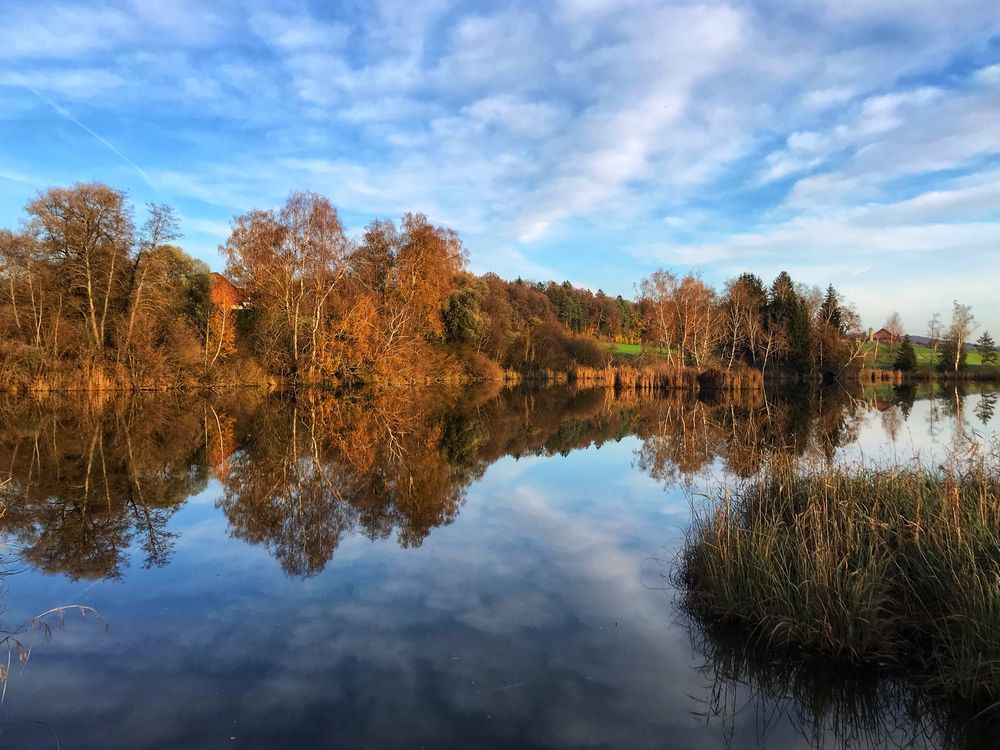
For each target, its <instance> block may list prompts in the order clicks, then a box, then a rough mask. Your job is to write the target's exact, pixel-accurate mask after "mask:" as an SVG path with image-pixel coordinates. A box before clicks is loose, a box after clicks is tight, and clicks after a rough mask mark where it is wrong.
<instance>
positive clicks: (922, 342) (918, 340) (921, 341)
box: [910, 333, 1000, 350]
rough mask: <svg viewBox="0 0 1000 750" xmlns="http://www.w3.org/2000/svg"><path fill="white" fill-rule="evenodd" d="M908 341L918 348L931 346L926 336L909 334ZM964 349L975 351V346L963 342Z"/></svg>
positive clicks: (999, 348)
mask: <svg viewBox="0 0 1000 750" xmlns="http://www.w3.org/2000/svg"><path fill="white" fill-rule="evenodd" d="M910 341H912V342H913V343H914V344H917V345H918V346H930V345H931V340H930V339H929V338H927V337H926V336H914V335H913V334H912V333H911V334H910ZM965 348H966V349H975V348H976V345H975V344H974V343H970V342H968V341H966V342H965ZM996 348H997V349H998V350H1000V347H996Z"/></svg>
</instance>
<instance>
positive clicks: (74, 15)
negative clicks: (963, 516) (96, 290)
mask: <svg viewBox="0 0 1000 750" xmlns="http://www.w3.org/2000/svg"><path fill="white" fill-rule="evenodd" d="M94 180H97V181H102V182H106V183H108V184H110V185H113V186H115V187H118V188H122V189H125V190H127V191H128V193H129V195H130V197H131V199H132V200H133V201H134V202H135V204H136V205H137V207H138V211H137V213H138V215H139V217H140V219H141V216H142V210H141V209H142V206H144V204H145V203H147V202H149V201H154V202H166V203H170V204H171V205H173V206H174V207H175V208H176V209H177V211H178V213H179V215H180V217H181V230H182V232H183V234H184V238H183V240H182V241H181V242H180V243H179V244H181V245H182V246H183V247H184V248H185V249H187V250H188V251H189V252H190V253H191V254H192V255H195V256H196V257H199V258H202V259H203V260H205V261H207V262H208V263H209V264H210V265H211V266H213V267H214V268H216V269H220V270H221V269H222V268H223V265H224V264H223V261H222V259H221V257H220V256H219V254H218V251H217V248H218V246H219V245H220V244H222V243H224V242H225V239H226V237H227V235H228V230H229V222H230V220H231V218H232V217H233V216H234V215H238V214H240V213H243V212H245V211H248V210H250V209H253V208H268V207H275V206H278V205H280V204H281V203H282V202H283V201H284V199H285V197H286V196H287V194H288V192H289V191H290V190H293V189H305V190H313V191H316V192H319V193H322V194H324V195H326V196H327V197H329V198H330V199H331V201H332V202H333V203H334V204H335V205H336V206H337V207H338V210H339V211H340V213H341V217H342V218H343V220H344V223H345V225H346V226H347V227H348V229H349V230H350V231H351V232H352V233H357V232H360V231H361V230H362V229H363V227H364V226H365V225H366V224H367V223H368V222H369V221H371V220H372V219H373V218H376V217H380V218H384V217H391V218H398V217H399V216H401V215H402V214H403V213H405V212H406V211H419V212H423V213H425V214H427V216H428V217H429V218H430V220H431V221H433V222H435V223H440V224H444V225H447V226H449V227H451V228H453V229H455V230H457V231H458V232H459V233H460V235H461V236H462V238H463V241H464V243H465V245H466V248H467V250H468V252H469V258H470V269H471V270H473V271H476V272H484V271H495V272H497V273H499V274H500V275H501V276H504V277H511V278H512V277H517V276H521V277H523V278H529V279H535V280H547V279H555V280H557V281H561V280H564V279H568V280H570V281H572V282H573V283H574V284H579V285H583V286H587V287H590V288H592V289H595V290H596V289H598V288H600V289H603V290H604V291H605V292H607V293H610V294H622V295H623V296H626V297H631V296H633V295H634V293H635V287H634V285H635V283H636V282H637V281H638V280H639V279H640V278H642V277H643V276H646V275H648V274H649V273H651V272H652V271H654V270H656V269H658V268H661V267H662V268H668V269H671V270H674V271H676V272H689V271H690V272H694V273H699V274H701V275H702V276H703V277H704V278H705V279H706V281H709V282H711V283H713V284H716V285H721V284H722V283H724V281H725V280H726V279H727V278H729V277H732V276H735V275H737V274H739V273H741V272H743V271H745V270H749V271H752V272H755V273H757V274H758V275H760V276H762V277H764V278H765V280H768V281H769V280H770V279H771V278H773V277H774V276H775V275H776V274H777V273H778V272H779V271H781V270H787V271H789V272H790V273H791V274H792V276H793V278H794V279H795V280H796V281H800V282H803V283H806V284H810V285H817V286H825V285H826V284H827V283H833V284H835V285H836V286H837V288H838V289H839V290H840V291H841V292H842V293H843V294H844V295H845V296H846V297H847V298H848V299H849V300H851V301H852V302H853V303H854V304H855V305H856V306H857V308H858V310H859V311H860V312H861V314H862V316H863V318H864V321H865V323H866V325H871V326H874V327H878V326H880V325H881V323H882V322H884V320H885V318H886V316H887V315H888V314H889V313H890V312H892V311H894V310H896V311H899V312H900V313H901V315H902V317H903V321H904V324H905V326H906V328H907V330H908V331H909V332H911V333H914V334H920V333H923V332H924V331H925V329H926V323H927V320H928V319H929V318H930V316H931V314H932V313H934V312H940V313H942V315H943V316H944V317H945V318H948V317H949V315H950V310H951V306H952V302H953V301H954V300H956V299H957V300H959V301H961V302H963V303H966V304H971V305H972V306H973V311H974V312H975V314H976V316H977V319H978V320H979V322H980V325H981V329H982V328H990V329H993V331H995V332H996V333H997V334H1000V295H998V294H997V291H996V290H997V288H998V283H1000V3H998V2H996V0H948V2H942V1H941V0H926V1H925V0H912V1H909V2H904V1H903V0H882V1H881V2H876V1H875V0H829V1H827V0H801V1H800V2H796V3H788V2H786V0H759V1H758V2H749V1H744V0H737V1H733V2H729V3H725V2H703V3H688V2H655V1H654V0H563V1H560V2H552V3H543V2H537V0H536V1H533V2H523V3H517V2H510V3H469V2H454V1H452V0H430V1H429V2H417V1H414V0H409V1H407V0H374V1H369V2H347V1H345V2H340V3H332V2H312V3H310V2H291V3H284V2H273V1H264V0H261V1H259V2H253V0H251V1H250V2H230V1H229V0H217V1H216V2H212V3H203V2H196V1H195V0H172V1H171V2H163V3H160V2H149V1H148V0H134V1H133V2H126V1H122V2H106V3H100V2H79V3H72V2H67V3H50V2H40V1H38V0H34V1H31V2H22V1H21V0H0V226H8V227H15V226H17V224H18V222H19V221H20V220H21V218H22V217H23V211H22V209H23V206H24V204H25V203H26V202H27V201H28V200H29V199H31V198H32V197H33V196H34V195H35V193H36V192H37V191H38V190H39V189H42V188H45V187H48V186H52V185H69V184H72V183H74V182H88V181H94ZM995 337H996V336H995Z"/></svg>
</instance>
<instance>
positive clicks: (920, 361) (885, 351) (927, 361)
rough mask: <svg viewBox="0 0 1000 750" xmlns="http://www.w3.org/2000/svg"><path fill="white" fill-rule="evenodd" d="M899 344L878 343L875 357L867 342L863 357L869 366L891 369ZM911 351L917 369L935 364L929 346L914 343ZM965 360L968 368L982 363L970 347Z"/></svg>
mask: <svg viewBox="0 0 1000 750" xmlns="http://www.w3.org/2000/svg"><path fill="white" fill-rule="evenodd" d="M899 346H900V345H899V344H879V345H878V358H877V359H876V358H875V353H876V350H875V344H874V343H871V342H869V343H867V344H865V346H864V353H865V357H866V358H867V360H868V363H869V365H870V366H874V367H875V368H876V369H878V370H891V369H893V364H894V363H895V361H896V354H897V353H898V352H899ZM913 351H914V352H916V354H917V368H918V369H929V368H932V367H934V366H935V365H936V364H937V361H938V358H937V356H936V355H935V354H934V350H933V349H931V348H930V347H929V346H921V345H920V344H914V345H913ZM873 360H874V362H873ZM965 361H966V364H967V365H968V366H969V367H970V368H977V367H982V365H983V359H982V357H981V356H980V354H979V352H977V351H976V350H975V349H971V350H969V351H968V352H967V354H966V359H965Z"/></svg>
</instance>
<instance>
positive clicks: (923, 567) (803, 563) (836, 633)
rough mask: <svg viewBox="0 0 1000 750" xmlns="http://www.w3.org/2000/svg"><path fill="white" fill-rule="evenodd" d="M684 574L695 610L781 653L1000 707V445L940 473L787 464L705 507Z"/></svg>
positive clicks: (776, 462)
mask: <svg viewBox="0 0 1000 750" xmlns="http://www.w3.org/2000/svg"><path fill="white" fill-rule="evenodd" d="M677 578H678V583H679V584H680V586H681V588H682V591H683V592H684V604H685V606H686V607H687V608H688V609H689V610H690V611H693V612H697V613H698V614H699V616H709V617H713V618H716V619H719V620H720V621H735V622H739V623H742V624H743V625H746V626H749V627H750V628H751V629H752V631H753V633H754V634H755V636H756V637H759V638H762V639H764V640H766V642H767V643H768V644H770V645H773V646H776V647H791V648H795V649H804V650H807V651H811V652H818V653H822V654H827V655H831V656H836V657H841V658H845V659H847V660H850V661H854V662H870V663H875V664H879V665H894V666H903V665H905V666H906V667H907V668H908V669H910V668H913V669H916V671H917V672H918V673H919V674H921V675H922V676H923V679H924V680H925V681H926V682H928V683H930V684H932V685H935V686H938V687H940V688H941V689H942V690H945V691H946V692H949V693H952V694H956V695H960V696H963V697H975V698H977V699H980V698H984V697H985V698H988V699H989V700H991V701H994V702H996V701H1000V456H998V453H997V451H996V450H995V449H994V450H993V451H992V452H989V453H986V454H981V455H976V456H972V457H966V459H965V460H962V461H952V462H950V463H948V464H947V465H942V466H937V467H925V466H919V465H913V466H906V467H898V466H894V467H880V466H871V465H867V464H866V465H862V464H858V465H854V466H843V467H801V466H799V465H797V464H796V463H795V462H793V461H792V460H790V459H788V458H775V459H773V460H771V461H770V462H769V463H768V464H766V467H765V469H764V470H763V471H762V472H761V473H760V474H759V475H758V476H756V477H754V478H752V479H749V480H745V481H742V482H740V483H737V484H736V485H732V486H726V487H724V488H723V489H722V490H720V492H719V493H718V495H717V496H716V497H714V498H712V499H711V501H710V502H709V503H708V504H707V506H706V507H703V508H697V509H696V510H695V521H694V524H693V526H692V529H691V531H690V535H689V538H688V541H687V544H686V545H685V548H684V550H683V552H682V555H681V564H680V566H679V568H678V573H677Z"/></svg>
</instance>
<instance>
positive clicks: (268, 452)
mask: <svg viewBox="0 0 1000 750" xmlns="http://www.w3.org/2000/svg"><path fill="white" fill-rule="evenodd" d="M913 398H914V395H913V394H912V393H910V392H901V393H899V394H890V395H889V396H888V397H886V396H871V397H865V396H864V395H863V394H851V393H848V392H846V391H844V390H842V389H830V390H825V391H815V392H805V393H791V394H788V393H785V394H776V393H763V392H752V393H744V394H739V393H737V394H727V395H721V394H720V395H715V396H713V395H711V394H702V395H701V397H699V398H694V397H692V396H691V395H690V394H688V393H682V392H676V393H667V394H664V395H661V396H657V397H640V396H639V395H637V394H636V393H634V392H627V393H616V392H614V391H613V390H605V389H573V388H538V389H530V388H518V389H508V390H500V391H497V390H495V389H494V390H490V389H487V388H480V389H472V390H461V391H459V390H451V391H449V390H440V389H427V390H401V391H393V392H390V393H386V394H380V395H377V396H367V397H364V398H362V397H350V398H345V397H335V396H333V395H331V394H329V393H324V392H318V391H317V392H307V393H304V394H300V395H298V396H292V395H274V394H271V395H268V394H264V393H262V392H257V391H249V390H247V391H237V392H228V393H223V394H216V395H213V396H212V397H210V398H200V397H194V396H191V395H190V394H166V395H165V394H155V395H143V394H135V395H132V396H129V397H123V396H119V397H116V398H110V397H104V398H101V397H90V398H86V399H83V400H82V401H73V400H70V399H69V398H53V399H50V400H46V401H41V402H39V401H32V400H27V399H7V400H4V401H0V479H3V478H4V476H5V475H7V476H9V480H8V481H7V482H6V484H4V485H2V486H0V501H2V502H3V503H4V506H5V508H6V515H5V516H4V517H3V522H4V524H5V525H6V532H7V535H8V540H11V541H13V542H14V543H15V544H16V545H17V546H18V547H19V548H20V551H21V554H22V556H23V560H24V561H25V562H27V563H28V564H29V565H31V566H34V567H36V568H38V569H41V570H44V571H46V572H50V573H62V574H65V575H67V576H69V577H70V578H73V579H100V578H116V577H119V576H121V575H122V571H123V570H124V568H125V567H126V566H127V565H128V564H129V563H130V560H129V549H130V548H132V549H135V550H138V551H140V552H141V555H142V564H144V565H146V566H160V565H164V564H165V563H166V562H167V561H168V560H169V558H170V554H171V550H172V544H173V535H172V533H171V532H170V531H169V528H168V526H169V522H170V518H171V516H172V515H173V514H174V513H175V512H176V510H177V509H178V508H179V507H180V505H181V504H182V503H183V502H184V501H185V500H186V499H187V498H189V497H191V496H193V495H196V494H199V493H201V492H203V491H206V490H208V491H215V484H214V483H210V482H209V480H210V479H215V480H216V481H217V482H218V484H219V486H221V492H220V493H219V497H218V499H217V500H216V502H217V504H218V506H219V507H220V508H221V509H222V510H223V512H224V513H225V516H226V519H227V521H228V524H229V528H230V533H231V534H232V535H233V536H234V537H236V538H238V539H241V540H244V541H246V542H248V543H250V544H259V545H264V546H266V547H267V548H268V549H269V550H270V552H271V554H272V555H273V556H274V557H275V559H276V560H277V561H278V562H279V564H280V565H281V567H282V568H283V570H285V571H286V573H288V574H289V575H295V576H309V575H313V574H315V573H317V572H319V571H321V570H322V569H323V568H324V567H325V566H326V565H327V564H328V563H329V562H330V560H331V559H332V557H333V555H334V552H335V551H336V549H337V546H338V544H339V543H340V542H341V541H342V540H343V539H344V538H345V537H347V536H349V535H351V534H354V533H363V534H364V535H366V536H367V537H369V538H371V539H382V538H387V537H393V536H394V537H395V538H396V539H397V541H398V543H399V544H400V545H402V546H404V547H414V546H419V545H420V544H421V543H422V542H423V540H424V539H425V538H426V537H427V535H428V534H429V533H430V532H431V530H432V529H434V528H435V527H437V526H441V525H443V524H447V523H450V522H451V521H452V520H454V519H455V517H456V516H457V514H458V513H459V511H460V509H461V507H462V504H463V502H464V499H465V490H466V487H467V486H468V485H469V484H470V483H471V482H472V481H473V480H475V479H477V478H478V477H480V476H482V474H483V472H484V471H485V470H486V468H487V467H488V466H489V465H490V464H492V463H494V462H495V461H497V460H499V459H500V458H502V457H504V456H514V457H521V456H525V455H554V454H566V453H568V452H570V451H572V450H575V449H578V448H582V447H586V446H589V445H593V444H596V445H600V444H602V443H604V442H605V441H609V440H621V439H622V438H624V437H626V436H637V437H638V438H639V439H640V441H641V445H640V447H639V449H638V451H637V463H638V465H639V467H640V468H641V469H643V470H644V471H646V472H648V473H649V474H650V475H651V476H652V477H654V478H655V479H657V480H659V481H662V482H665V483H676V482H682V483H688V482H691V481H693V480H695V479H696V478H698V477H699V476H700V475H702V474H704V473H705V472H706V470H707V469H709V468H710V467H713V466H719V467H720V468H721V469H722V470H724V471H726V472H730V473H732V474H735V475H739V476H749V475H751V474H753V473H754V472H755V471H757V469H758V468H759V467H760V465H761V462H762V461H763V460H764V459H765V458H766V457H767V456H768V455H769V454H770V453H772V452H775V451H783V452H789V451H790V452H792V453H794V454H795V455H801V456H805V457H810V458H814V459H817V460H831V459H832V458H833V456H834V454H835V452H836V450H837V448H838V446H842V445H845V444H847V443H850V442H852V441H853V440H855V439H856V436H857V432H858V426H859V424H860V423H861V422H862V421H863V419H864V415H865V414H867V413H870V411H871V410H872V409H873V408H874V409H883V407H884V405H885V404H890V405H893V406H892V408H893V409H895V411H894V412H893V420H892V425H891V427H892V429H894V430H898V425H896V424H895V422H896V421H898V420H899V419H906V418H907V417H908V415H909V410H910V406H911V405H912V403H913ZM962 398H963V397H962V394H951V393H949V394H947V397H943V396H941V395H940V394H938V396H937V397H936V398H935V399H934V400H933V402H932V407H933V408H932V409H931V417H932V418H933V419H935V420H939V419H941V418H942V416H941V415H942V414H944V415H945V416H949V417H951V418H953V419H958V420H960V419H961V418H962V415H963V407H962ZM895 404H899V406H894V405H895ZM981 411H982V410H981ZM963 429H964V428H963ZM959 432H960V430H956V434H958V433H959ZM133 554H135V553H134V552H133Z"/></svg>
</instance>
